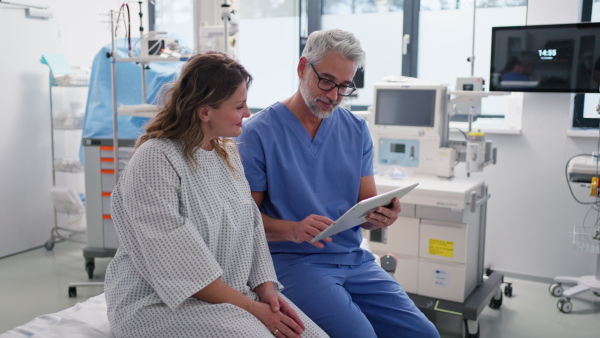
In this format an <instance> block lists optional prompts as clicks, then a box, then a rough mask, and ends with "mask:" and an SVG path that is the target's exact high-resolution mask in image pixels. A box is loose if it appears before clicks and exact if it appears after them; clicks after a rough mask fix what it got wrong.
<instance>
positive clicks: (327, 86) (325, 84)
mask: <svg viewBox="0 0 600 338" xmlns="http://www.w3.org/2000/svg"><path fill="white" fill-rule="evenodd" d="M310 67H311V68H312V70H313V71H314V72H315V74H316V75H317V78H318V79H319V83H317V87H319V89H321V90H324V91H326V92H328V91H330V90H333V88H336V87H337V92H338V95H340V96H349V95H350V94H352V93H354V91H355V90H356V87H355V86H354V81H353V82H352V85H351V86H346V85H339V84H337V83H335V82H333V81H331V80H327V79H326V78H323V77H321V76H320V75H319V73H317V70H316V69H315V66H313V65H312V63H310Z"/></svg>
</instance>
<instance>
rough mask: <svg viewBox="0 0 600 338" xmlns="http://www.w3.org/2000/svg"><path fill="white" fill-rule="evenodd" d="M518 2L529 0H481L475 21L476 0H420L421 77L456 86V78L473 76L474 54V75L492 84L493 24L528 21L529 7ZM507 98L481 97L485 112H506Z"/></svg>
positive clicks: (501, 113)
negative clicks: (474, 6)
mask: <svg viewBox="0 0 600 338" xmlns="http://www.w3.org/2000/svg"><path fill="white" fill-rule="evenodd" d="M516 3H525V4H526V3H527V1H517V0H514V1H513V0H504V1H500V0H498V1H491V0H490V1H481V0H479V1H477V7H478V8H477V9H476V11H475V22H473V16H474V14H473V4H474V1H473V0H469V1H464V0H463V1H458V0H457V1H443V0H438V1H434V0H429V1H421V10H422V11H421V13H420V19H419V60H418V77H419V78H420V79H423V80H428V81H434V82H438V83H446V84H449V85H450V88H452V89H454V87H455V85H456V78H457V77H470V76H471V63H470V62H468V61H467V59H468V58H470V57H471V54H473V53H474V54H475V59H474V60H475V63H474V67H473V76H476V77H482V78H484V80H485V83H486V84H487V83H489V72H490V57H491V42H492V41H491V32H492V27H495V26H520V25H525V24H526V19H527V7H526V6H519V5H516ZM424 6H427V7H426V8H424ZM456 7H458V8H456ZM427 9H428V10H427ZM473 34H474V35H475V36H474V37H473ZM473 43H474V45H475V48H474V51H473ZM505 100H506V98H505V97H498V96H496V97H494V96H492V97H487V98H484V99H482V104H481V112H482V115H504V112H505V106H506V104H505Z"/></svg>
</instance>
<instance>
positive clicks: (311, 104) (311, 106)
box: [300, 81, 341, 119]
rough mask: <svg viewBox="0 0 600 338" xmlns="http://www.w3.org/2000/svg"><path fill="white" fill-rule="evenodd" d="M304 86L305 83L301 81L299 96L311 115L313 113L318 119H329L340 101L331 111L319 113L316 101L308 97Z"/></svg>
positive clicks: (308, 94)
mask: <svg viewBox="0 0 600 338" xmlns="http://www.w3.org/2000/svg"><path fill="white" fill-rule="evenodd" d="M305 84H306V81H302V82H301V83H300V94H301V95H302V98H303V99H304V103H306V105H307V106H308V109H310V111H311V113H313V115H314V116H316V117H318V118H320V119H326V118H328V117H330V116H331V114H333V110H334V109H335V108H337V106H338V105H339V104H340V102H341V101H340V102H338V103H336V104H335V105H334V106H333V107H332V108H331V110H328V111H320V110H319V106H317V100H316V99H315V98H314V97H312V96H311V95H310V93H309V92H308V88H306V85H305Z"/></svg>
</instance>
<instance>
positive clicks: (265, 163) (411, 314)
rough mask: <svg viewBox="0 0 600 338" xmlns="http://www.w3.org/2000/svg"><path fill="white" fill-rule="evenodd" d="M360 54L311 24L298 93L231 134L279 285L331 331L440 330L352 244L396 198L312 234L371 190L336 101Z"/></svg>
mask: <svg viewBox="0 0 600 338" xmlns="http://www.w3.org/2000/svg"><path fill="white" fill-rule="evenodd" d="M364 59H365V53H364V51H363V50H362V48H361V46H360V42H359V41H358V40H357V39H356V38H355V37H354V35H352V33H349V32H344V31H341V30H330V31H317V32H314V33H312V34H311V35H310V36H309V38H308V40H307V43H306V47H305V49H304V51H303V55H302V57H301V58H300V61H299V62H298V67H297V73H298V76H299V78H300V85H299V88H298V91H297V92H296V93H295V94H294V95H293V96H292V97H290V98H287V99H285V100H283V101H281V102H277V103H275V104H273V105H272V106H270V107H268V108H266V109H265V110H263V111H261V112H259V113H257V114H256V115H255V116H253V117H251V118H250V119H249V120H248V121H246V123H245V124H244V129H243V132H242V134H241V135H240V136H239V137H238V139H237V140H238V142H239V149H240V153H241V156H242V162H243V164H244V170H245V173H246V177H247V179H248V181H249V183H250V190H251V191H252V196H253V198H254V200H255V201H256V204H257V205H258V206H259V207H260V210H261V212H262V217H263V222H264V226H265V230H266V234H267V240H268V241H269V248H270V250H271V254H272V257H273V262H274V264H275V270H276V272H277V278H278V279H279V280H280V281H281V282H282V284H283V285H284V287H285V288H284V290H283V293H284V294H285V295H286V296H287V297H289V298H290V299H291V300H292V301H293V302H294V303H295V304H296V305H297V306H298V307H299V308H300V309H302V311H304V312H305V313H306V314H307V315H308V316H309V317H310V318H311V319H312V320H313V321H315V322H316V323H317V324H318V325H319V326H320V327H321V328H322V329H324V330H325V331H326V332H327V333H328V334H329V335H330V336H332V337H361V338H363V337H439V334H438V332H437V330H436V328H435V327H434V326H433V324H432V323H431V322H430V321H429V320H428V319H427V318H426V317H425V316H424V315H423V314H422V313H421V311H419V309H418V308H417V307H416V306H415V305H414V303H413V302H412V301H411V300H410V298H408V296H407V295H406V293H405V292H404V290H403V289H402V287H401V286H400V285H399V284H398V283H397V282H396V281H395V280H394V279H393V278H392V277H391V276H390V275H389V274H388V273H386V272H385V271H384V270H383V269H382V268H381V267H380V266H378V265H377V264H376V263H375V262H374V256H373V255H372V254H371V253H370V252H368V251H365V250H363V249H361V248H360V243H361V241H362V232H361V227H362V228H364V229H369V230H372V229H379V228H383V227H386V226H389V225H390V224H392V223H394V221H396V219H397V218H398V213H399V212H400V202H399V201H398V200H397V199H394V200H393V203H392V205H391V206H390V207H389V208H386V207H379V208H377V210H376V211H374V212H372V213H370V214H369V215H368V217H367V221H368V222H366V223H364V224H360V225H359V224H357V226H356V227H354V228H352V229H348V230H346V231H343V232H341V233H339V234H337V235H334V236H332V237H328V238H326V239H325V240H323V241H320V242H316V243H314V244H311V243H310V241H311V239H313V238H314V237H315V236H316V235H318V234H319V233H320V232H321V231H323V229H325V228H326V227H327V226H329V225H331V224H332V223H333V220H335V219H337V218H338V217H339V216H341V215H342V214H344V213H345V212H346V211H347V210H348V209H350V208H351V207H352V206H353V205H354V204H356V202H358V201H361V200H363V199H366V198H369V197H372V196H375V195H377V191H376V187H375V180H374V177H373V144H372V140H371V136H370V134H369V131H368V128H367V125H366V122H365V121H364V120H363V119H361V118H359V117H356V116H354V115H353V114H352V113H351V112H350V111H348V110H346V109H343V108H340V107H338V105H339V104H340V102H341V101H342V100H343V98H344V96H347V95H350V94H351V93H352V92H353V91H354V90H355V87H354V83H353V81H352V79H353V77H354V74H355V72H356V70H357V69H358V68H359V67H363V65H364Z"/></svg>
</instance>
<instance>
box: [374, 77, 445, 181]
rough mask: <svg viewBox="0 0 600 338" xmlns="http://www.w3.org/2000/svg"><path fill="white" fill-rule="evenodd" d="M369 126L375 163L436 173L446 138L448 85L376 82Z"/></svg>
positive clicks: (417, 81)
mask: <svg viewBox="0 0 600 338" xmlns="http://www.w3.org/2000/svg"><path fill="white" fill-rule="evenodd" d="M374 87H375V93H374V102H373V111H372V114H371V116H370V118H369V129H370V131H371V137H372V138H373V145H374V152H375V156H374V160H375V163H376V165H398V166H402V167H405V168H412V169H413V170H414V171H415V172H419V173H435V172H436V168H437V162H438V153H439V150H438V149H439V148H440V147H441V146H443V145H444V143H445V142H446V140H447V139H448V114H447V113H446V102H447V101H448V97H447V96H448V95H447V88H448V86H447V85H444V84H437V83H430V82H423V81H420V80H411V81H407V82H379V83H375V85H374Z"/></svg>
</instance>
